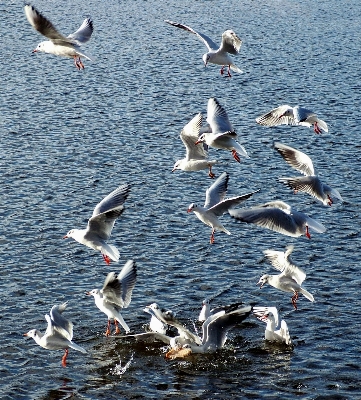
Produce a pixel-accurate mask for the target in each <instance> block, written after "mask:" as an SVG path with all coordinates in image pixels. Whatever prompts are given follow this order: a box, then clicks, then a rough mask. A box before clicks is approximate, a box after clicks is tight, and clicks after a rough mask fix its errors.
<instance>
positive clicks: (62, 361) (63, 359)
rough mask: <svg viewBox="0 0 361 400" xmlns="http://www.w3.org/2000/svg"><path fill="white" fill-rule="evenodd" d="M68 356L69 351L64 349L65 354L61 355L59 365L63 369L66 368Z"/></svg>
mask: <svg viewBox="0 0 361 400" xmlns="http://www.w3.org/2000/svg"><path fill="white" fill-rule="evenodd" d="M68 354H69V350H68V349H65V353H64V355H63V358H62V359H61V365H62V366H63V367H66V358H67V357H68Z"/></svg>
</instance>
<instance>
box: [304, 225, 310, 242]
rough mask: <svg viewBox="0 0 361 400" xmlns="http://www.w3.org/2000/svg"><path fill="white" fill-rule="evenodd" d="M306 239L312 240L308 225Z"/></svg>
mask: <svg viewBox="0 0 361 400" xmlns="http://www.w3.org/2000/svg"><path fill="white" fill-rule="evenodd" d="M305 236H306V238H308V239H311V235H310V232H309V230H308V225H306V233H305Z"/></svg>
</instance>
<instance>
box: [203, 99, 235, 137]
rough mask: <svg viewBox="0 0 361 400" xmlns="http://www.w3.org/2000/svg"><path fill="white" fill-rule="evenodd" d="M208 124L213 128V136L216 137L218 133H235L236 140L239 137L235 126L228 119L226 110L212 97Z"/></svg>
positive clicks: (208, 109) (208, 108)
mask: <svg viewBox="0 0 361 400" xmlns="http://www.w3.org/2000/svg"><path fill="white" fill-rule="evenodd" d="M207 122H208V123H209V125H210V126H211V129H212V133H213V135H216V134H217V133H224V132H229V133H233V135H234V138H235V137H237V135H236V133H235V132H234V129H233V126H232V124H231V123H230V121H229V119H228V115H227V112H226V110H225V109H224V107H223V106H221V105H220V104H219V102H218V100H217V99H216V98H215V97H211V98H210V99H209V100H208V105H207Z"/></svg>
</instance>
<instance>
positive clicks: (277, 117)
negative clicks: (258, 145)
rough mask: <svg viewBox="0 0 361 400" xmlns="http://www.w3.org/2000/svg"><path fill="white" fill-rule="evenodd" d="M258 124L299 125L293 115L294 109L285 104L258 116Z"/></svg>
mask: <svg viewBox="0 0 361 400" xmlns="http://www.w3.org/2000/svg"><path fill="white" fill-rule="evenodd" d="M256 122H257V124H260V125H263V126H277V125H298V123H297V122H296V121H295V119H294V117H293V109H292V107H290V106H289V105H287V104H285V105H282V106H279V107H277V108H274V109H273V110H271V111H269V112H268V113H266V114H263V115H261V116H260V117H257V118H256Z"/></svg>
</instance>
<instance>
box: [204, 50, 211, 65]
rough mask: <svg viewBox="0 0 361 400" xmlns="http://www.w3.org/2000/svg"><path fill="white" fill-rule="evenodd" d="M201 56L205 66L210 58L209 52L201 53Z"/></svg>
mask: <svg viewBox="0 0 361 400" xmlns="http://www.w3.org/2000/svg"><path fill="white" fill-rule="evenodd" d="M202 58H203V62H204V66H205V67H206V66H207V64H208V62H209V59H210V58H211V55H210V53H206V54H203V57H202Z"/></svg>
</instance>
